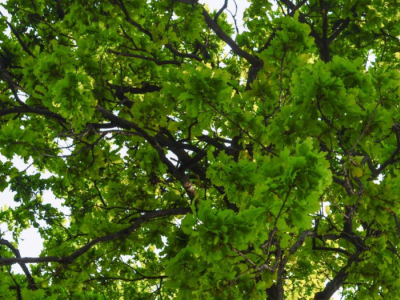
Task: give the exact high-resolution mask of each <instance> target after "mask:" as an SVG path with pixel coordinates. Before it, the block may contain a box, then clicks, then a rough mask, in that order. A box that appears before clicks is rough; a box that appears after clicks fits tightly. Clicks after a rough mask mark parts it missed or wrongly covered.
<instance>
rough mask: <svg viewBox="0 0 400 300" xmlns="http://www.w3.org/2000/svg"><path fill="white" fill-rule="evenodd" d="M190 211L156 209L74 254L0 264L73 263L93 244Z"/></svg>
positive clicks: (20, 258) (16, 260)
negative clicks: (144, 224) (148, 223)
mask: <svg viewBox="0 0 400 300" xmlns="http://www.w3.org/2000/svg"><path fill="white" fill-rule="evenodd" d="M188 213H192V210H191V208H190V207H179V208H171V209H165V210H156V211H152V212H148V213H145V214H143V215H141V216H140V217H139V218H137V219H136V220H135V222H134V223H133V224H132V225H131V226H129V227H127V228H125V229H122V230H120V231H118V232H115V233H111V234H108V235H105V236H102V237H99V238H96V239H94V240H92V241H91V242H88V243H87V244H85V245H84V246H82V247H81V248H79V249H78V250H76V251H74V252H73V253H72V254H70V255H68V256H64V257H58V256H47V257H14V258H0V266H5V265H12V264H16V263H18V264H21V263H22V264H25V263H46V262H56V263H61V264H70V263H72V262H73V261H74V260H75V259H77V258H78V257H80V256H82V255H83V254H85V253H86V252H88V251H89V250H90V249H91V248H92V247H93V246H95V245H96V244H99V243H104V242H110V241H114V240H117V239H120V238H123V237H126V236H127V235H129V234H131V233H132V232H134V231H135V230H136V229H138V228H139V227H140V226H141V225H142V224H143V223H144V222H146V221H149V220H152V219H155V218H159V217H166V216H176V215H185V214H188Z"/></svg>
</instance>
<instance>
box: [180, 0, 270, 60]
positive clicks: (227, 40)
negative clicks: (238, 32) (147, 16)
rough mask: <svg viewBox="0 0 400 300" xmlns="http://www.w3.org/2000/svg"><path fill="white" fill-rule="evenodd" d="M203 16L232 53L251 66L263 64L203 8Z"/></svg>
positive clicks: (192, 1)
mask: <svg viewBox="0 0 400 300" xmlns="http://www.w3.org/2000/svg"><path fill="white" fill-rule="evenodd" d="M175 1H176V2H181V3H186V4H192V5H198V4H199V3H198V2H197V1H196V0H175ZM202 14H203V16H204V20H205V21H206V24H207V25H208V27H209V28H210V29H212V30H213V31H214V32H215V34H216V35H217V36H218V37H219V38H220V39H221V40H223V41H224V42H225V43H227V44H228V45H229V47H231V49H232V51H233V52H234V53H235V54H236V55H238V56H240V57H242V58H244V59H245V60H247V61H248V62H249V63H250V64H252V65H260V64H262V61H261V60H260V59H259V58H258V57H256V56H253V55H251V54H250V53H248V52H246V51H244V50H243V49H242V48H240V47H239V45H238V44H236V42H235V41H234V40H233V39H232V38H231V37H230V36H229V35H227V34H226V33H225V32H224V31H223V30H222V28H221V27H219V25H218V23H216V22H215V21H214V20H213V18H211V16H210V15H209V13H208V12H207V11H206V10H205V9H204V8H203V12H202Z"/></svg>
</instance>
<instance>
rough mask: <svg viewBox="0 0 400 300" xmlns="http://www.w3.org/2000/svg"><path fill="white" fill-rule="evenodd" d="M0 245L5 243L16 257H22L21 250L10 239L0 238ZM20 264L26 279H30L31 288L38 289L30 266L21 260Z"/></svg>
mask: <svg viewBox="0 0 400 300" xmlns="http://www.w3.org/2000/svg"><path fill="white" fill-rule="evenodd" d="M0 245H4V246H6V247H8V248H9V249H10V250H11V251H12V252H13V253H14V255H15V257H17V258H21V254H20V253H19V250H18V249H17V248H15V247H14V246H13V245H12V244H11V243H10V242H9V241H7V240H4V239H0ZM18 264H19V265H20V266H21V268H22V271H23V272H24V274H25V276H26V279H27V280H28V285H29V288H30V289H31V290H36V289H37V287H36V283H35V280H34V279H33V277H32V275H31V272H30V271H29V269H28V267H27V266H26V265H25V264H24V263H22V262H20V263H18Z"/></svg>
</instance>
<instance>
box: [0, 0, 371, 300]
mask: <svg viewBox="0 0 400 300" xmlns="http://www.w3.org/2000/svg"><path fill="white" fill-rule="evenodd" d="M4 2H5V1H4V0H0V3H4ZM200 2H201V3H204V4H207V5H208V7H209V8H210V9H211V10H214V9H215V10H219V9H220V8H221V7H222V6H223V4H224V0H200ZM228 3H229V4H228V9H229V11H230V12H231V13H232V14H235V13H236V21H237V26H238V28H239V31H240V32H242V31H243V29H244V28H243V21H242V16H243V12H244V10H245V8H246V7H248V6H249V2H248V1H247V0H236V4H237V6H235V5H234V2H233V0H230V1H228ZM0 12H2V13H3V14H5V15H6V12H5V10H4V9H3V8H1V7H0ZM8 17H9V16H8ZM228 20H230V21H231V22H233V19H232V16H231V15H230V13H228ZM372 61H374V55H373V54H371V55H370V62H369V63H368V64H367V68H368V67H369V66H370V65H371V62H372ZM0 160H1V161H3V162H4V161H5V158H4V157H3V156H1V155H0ZM13 163H14V166H15V167H17V168H18V169H19V170H21V171H22V170H24V169H27V168H28V170H27V172H28V174H34V173H37V172H38V171H37V170H36V169H35V168H34V167H33V166H31V167H29V165H30V164H31V163H32V161H29V162H28V163H24V162H23V161H22V159H20V158H18V157H14V159H13ZM50 175H51V174H49V173H42V174H41V177H42V178H45V177H48V176H50ZM14 195H15V193H13V192H11V191H10V190H9V189H6V190H5V191H4V192H0V208H2V207H4V206H8V207H15V206H16V203H15V202H14V201H13V198H14ZM42 198H43V200H44V203H50V204H51V205H52V206H54V207H56V208H58V209H60V210H61V211H63V212H65V213H68V209H67V208H65V207H63V206H62V205H61V204H62V200H61V199H56V198H55V196H54V194H53V193H52V192H51V191H45V192H44V194H43V195H42ZM0 232H1V234H2V236H3V238H5V239H8V240H10V241H11V240H12V238H11V234H10V233H9V232H8V231H7V224H4V223H3V224H0ZM42 243H43V240H42V238H41V237H40V235H39V233H38V231H37V230H36V229H35V228H30V229H27V230H24V231H23V233H22V234H21V239H20V242H19V244H18V247H19V250H20V253H21V256H22V257H37V256H39V254H40V252H41V250H42ZM13 270H14V271H15V272H18V273H22V270H21V269H20V267H19V265H13ZM334 299H340V297H339V295H338V294H336V295H335V297H334Z"/></svg>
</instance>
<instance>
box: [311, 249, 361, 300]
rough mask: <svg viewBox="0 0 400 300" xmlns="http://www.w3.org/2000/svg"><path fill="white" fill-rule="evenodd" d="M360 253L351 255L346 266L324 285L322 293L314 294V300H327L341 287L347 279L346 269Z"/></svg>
mask: <svg viewBox="0 0 400 300" xmlns="http://www.w3.org/2000/svg"><path fill="white" fill-rule="evenodd" d="M359 255H360V252H356V253H355V254H353V255H352V256H351V257H350V258H349V260H348V261H347V265H346V266H345V267H343V268H342V269H341V270H340V271H339V272H338V273H337V274H336V276H335V277H334V278H333V280H331V281H330V282H328V284H327V285H326V287H325V289H324V290H323V291H322V292H318V293H316V294H315V297H314V300H329V299H331V297H332V296H333V294H334V293H335V292H336V291H337V290H338V289H339V288H340V287H341V286H342V285H343V283H344V281H345V280H346V279H347V276H348V273H347V269H348V268H349V267H350V266H351V264H352V263H353V262H356V261H357V259H358V256H359Z"/></svg>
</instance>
